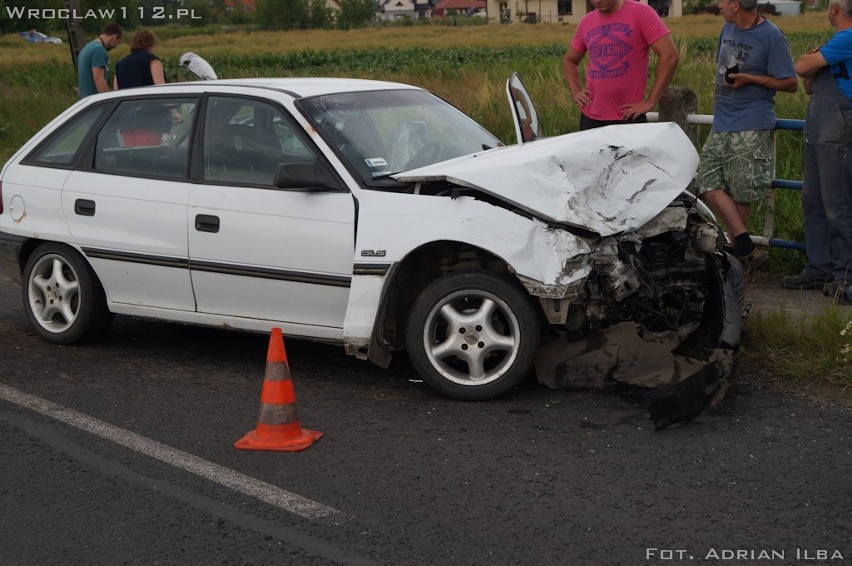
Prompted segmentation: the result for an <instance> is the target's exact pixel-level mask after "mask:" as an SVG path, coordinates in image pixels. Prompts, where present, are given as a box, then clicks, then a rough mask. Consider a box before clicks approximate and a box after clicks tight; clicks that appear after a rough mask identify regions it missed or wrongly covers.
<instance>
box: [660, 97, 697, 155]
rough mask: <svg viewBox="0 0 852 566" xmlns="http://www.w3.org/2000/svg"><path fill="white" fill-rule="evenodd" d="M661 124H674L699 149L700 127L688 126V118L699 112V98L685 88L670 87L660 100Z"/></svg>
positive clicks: (695, 125)
mask: <svg viewBox="0 0 852 566" xmlns="http://www.w3.org/2000/svg"><path fill="white" fill-rule="evenodd" d="M659 106H660V122H674V123H676V124H677V125H678V126H680V127H681V129H682V130H683V131H684V132H686V135H687V136H689V139H690V140H692V145H694V146H695V147H698V125H697V124H687V123H686V117H687V115H689V114H695V113H697V112H698V97H697V96H696V95H695V93H694V92H693V91H692V90H691V89H688V88H685V87H677V86H676V87H669V88H667V89H666V92H664V93H663V97H662V98H661V99H660V105H659Z"/></svg>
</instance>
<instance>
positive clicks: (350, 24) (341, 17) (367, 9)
mask: <svg viewBox="0 0 852 566" xmlns="http://www.w3.org/2000/svg"><path fill="white" fill-rule="evenodd" d="M375 17H376V5H375V3H374V2H373V0H340V13H338V14H337V27H339V28H342V29H351V28H358V27H365V26H367V25H369V24H370V23H372V22H373V20H374V19H375Z"/></svg>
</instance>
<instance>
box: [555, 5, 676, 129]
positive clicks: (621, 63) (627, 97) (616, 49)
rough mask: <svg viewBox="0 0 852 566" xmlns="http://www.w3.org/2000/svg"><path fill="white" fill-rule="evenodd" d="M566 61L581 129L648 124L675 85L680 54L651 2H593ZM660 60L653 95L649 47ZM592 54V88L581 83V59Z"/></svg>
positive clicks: (588, 68) (589, 73) (588, 82)
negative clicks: (650, 85) (666, 94)
mask: <svg viewBox="0 0 852 566" xmlns="http://www.w3.org/2000/svg"><path fill="white" fill-rule="evenodd" d="M593 4H594V6H595V10H594V11H592V12H589V13H588V14H586V15H585V16H584V17H583V19H582V21H580V25H579V26H578V27H577V32H576V33H575V34H574V38H573V39H572V40H571V46H570V47H569V48H568V51H567V52H566V53H565V57H564V58H563V60H562V68H563V70H564V72H565V80H566V81H567V82H568V88H570V89H571V95H572V97H573V98H574V102H576V103H577V104H578V105H579V106H580V112H581V114H580V129H581V130H587V129H589V128H596V127H599V126H606V125H609V124H625V123H632V122H645V121H647V118H646V117H645V113H646V112H648V111H649V110H651V109H652V108H654V106H655V105H656V104H657V102H659V101H660V97H661V96H662V95H663V92H664V91H665V90H666V88H667V87H668V86H669V83H670V82H671V80H672V77H673V76H674V73H675V69H676V68H677V62H678V52H677V47H675V44H674V41H672V36H671V33H670V32H669V30H668V28H667V27H666V25H665V24H664V23H663V21H662V20H661V19H660V16H658V15H657V12H656V11H655V10H654V9H653V8H651V7H650V6H648V5H647V4H641V3H639V2H638V1H636V0H593ZM649 48H650V49H653V50H654V53H656V54H657V57H659V61H658V62H657V71H656V74H655V77H654V86H653V87H652V88H651V92H650V93H649V94H648V97H647V98H646V97H645V88H646V87H647V85H648V57H649V51H648V49H649ZM586 53H588V54H589V62H588V65H587V66H586V86H585V88H583V86H582V85H581V84H580V61H582V59H583V55H585V54H586Z"/></svg>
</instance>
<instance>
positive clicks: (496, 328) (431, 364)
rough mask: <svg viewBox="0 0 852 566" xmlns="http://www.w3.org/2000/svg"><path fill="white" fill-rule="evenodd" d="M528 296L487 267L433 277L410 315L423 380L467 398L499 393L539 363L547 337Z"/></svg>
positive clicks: (411, 342) (412, 351) (411, 350)
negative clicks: (538, 355) (543, 336)
mask: <svg viewBox="0 0 852 566" xmlns="http://www.w3.org/2000/svg"><path fill="white" fill-rule="evenodd" d="M540 337H541V334H540V328H539V322H538V318H537V317H536V314H535V311H534V310H533V307H532V304H531V303H530V300H529V297H528V296H527V295H526V294H525V293H523V292H522V291H520V290H519V289H518V288H517V287H516V286H514V285H512V284H511V283H509V282H508V281H506V280H505V279H503V278H501V277H499V276H497V275H495V274H493V273H491V272H488V271H464V272H457V273H450V274H449V275H445V276H443V277H441V278H440V279H438V280H436V281H434V282H433V283H432V284H430V285H429V286H428V287H426V289H424V291H423V292H422V293H421V294H420V296H419V297H418V298H417V301H415V303H414V306H413V308H412V311H411V316H410V318H409V320H408V326H407V331H406V346H407V348H408V355H409V358H410V359H411V362H412V364H414V367H415V369H417V371H418V373H420V375H421V376H423V379H424V381H426V383H427V384H429V385H430V386H431V387H432V388H434V389H436V390H437V391H439V392H440V393H443V394H444V395H446V396H448V397H451V398H453V399H459V400H462V401H482V400H486V399H493V398H495V397H499V396H500V395H502V394H504V393H506V392H507V391H509V390H511V389H513V388H514V387H516V386H517V385H518V384H519V383H520V382H521V381H522V380H523V379H524V378H525V377H526V376H527V375H529V373H530V371H531V370H532V367H533V363H534V361H535V354H536V352H537V350H538V346H539V340H540Z"/></svg>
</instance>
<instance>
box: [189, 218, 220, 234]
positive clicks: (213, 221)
mask: <svg viewBox="0 0 852 566" xmlns="http://www.w3.org/2000/svg"><path fill="white" fill-rule="evenodd" d="M195 229H196V230H198V231H199V232H213V233H214V234H215V233H216V232H218V231H219V217H218V216H212V215H210V214H198V215H196V216H195Z"/></svg>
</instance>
